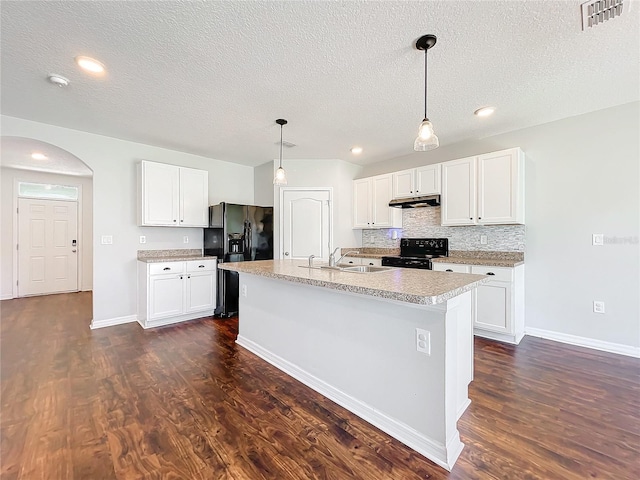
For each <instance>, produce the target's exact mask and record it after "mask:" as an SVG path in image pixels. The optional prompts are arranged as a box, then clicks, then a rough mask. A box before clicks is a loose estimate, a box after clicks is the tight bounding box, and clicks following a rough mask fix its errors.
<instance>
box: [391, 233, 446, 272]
mask: <svg viewBox="0 0 640 480" xmlns="http://www.w3.org/2000/svg"><path fill="white" fill-rule="evenodd" d="M448 256H449V239H448V238H403V239H402V240H400V256H398V257H382V265H384V266H388V267H403V268H422V269H425V270H432V266H431V259H432V258H436V257H448Z"/></svg>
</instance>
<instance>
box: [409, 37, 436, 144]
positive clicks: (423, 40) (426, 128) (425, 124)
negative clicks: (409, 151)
mask: <svg viewBox="0 0 640 480" xmlns="http://www.w3.org/2000/svg"><path fill="white" fill-rule="evenodd" d="M435 44H436V36H435V35H424V36H422V37H420V38H419V39H418V41H417V42H416V48H417V49H418V50H424V120H422V123H421V124H420V127H418V136H417V138H416V141H415V142H413V149H414V150H415V151H416V152H427V151H429V150H433V149H434V148H438V147H439V146H440V141H439V140H438V136H437V135H436V134H435V133H434V132H433V124H432V123H431V122H430V121H429V119H428V118H427V50H429V49H430V48H431V47H433V46H434V45H435Z"/></svg>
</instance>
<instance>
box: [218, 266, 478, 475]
mask: <svg viewBox="0 0 640 480" xmlns="http://www.w3.org/2000/svg"><path fill="white" fill-rule="evenodd" d="M305 264H306V262H300V261H292V260H265V261H257V262H246V263H244V262H241V263H224V264H221V265H220V266H219V268H223V269H228V270H233V271H237V272H239V273H240V292H241V296H240V313H239V332H238V339H237V343H238V344H239V345H241V346H243V347H244V348H246V349H248V350H250V351H251V352H253V353H255V354H256V355H258V356H260V357H262V358H263V359H265V360H266V361H267V362H269V363H271V364H272V365H274V366H276V367H278V368H279V369H281V370H283V371H284V372H286V373H287V374H289V375H291V376H292V377H294V378H296V379H298V380H299V381H301V382H302V383H304V384H306V385H307V386H309V387H311V388H312V389H314V390H316V391H318V392H319V393H321V394H323V395H324V396H326V397H328V398H330V399H331V400H333V401H335V402H336V403H338V404H339V405H341V406H343V407H344V408H346V409H348V410H350V411H351V412H353V413H355V414H356V415H358V416H359V417H361V418H363V419H364V420H366V421H368V422H369V423H371V424H373V425H375V426H377V427H378V428H380V429H381V430H383V431H385V432H386V433H388V434H389V435H391V436H393V437H394V438H396V439H398V440H400V441H401V442H403V443H404V444H406V445H408V446H409V447H411V448H413V449H414V450H416V451H418V452H419V453H421V454H423V455H424V456H426V457H427V458H429V459H431V460H432V461H434V462H435V463H437V464H438V465H440V466H442V467H443V468H446V469H447V470H450V469H451V468H452V467H453V464H454V463H455V461H456V459H457V458H458V456H459V455H460V452H461V451H462V448H463V446H464V445H463V444H462V442H461V441H460V436H459V434H458V430H457V420H458V418H459V417H460V415H462V413H463V412H464V410H465V409H466V408H467V406H468V405H469V403H470V401H469V398H468V393H467V387H468V384H469V382H470V381H471V380H472V378H473V328H472V317H471V308H472V306H471V292H472V290H473V289H474V288H476V286H477V285H479V284H481V283H483V282H484V281H486V277H485V276H482V275H469V274H451V273H445V272H433V271H428V270H416V269H390V270H385V271H381V272H375V273H354V272H346V271H337V270H330V269H322V268H308V267H307V266H305Z"/></svg>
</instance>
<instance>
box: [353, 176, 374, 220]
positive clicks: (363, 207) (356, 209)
mask: <svg viewBox="0 0 640 480" xmlns="http://www.w3.org/2000/svg"><path fill="white" fill-rule="evenodd" d="M370 202H371V181H370V179H369V178H361V179H360V180H354V181H353V228H371V220H370V216H371V213H370V207H369V205H370Z"/></svg>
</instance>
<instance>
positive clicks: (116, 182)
mask: <svg viewBox="0 0 640 480" xmlns="http://www.w3.org/2000/svg"><path fill="white" fill-rule="evenodd" d="M1 121H2V134H3V135H12V136H18V137H27V138H33V139H37V140H42V141H45V142H48V143H51V144H53V145H56V146H58V147H60V148H63V149H65V150H67V151H69V152H70V153H72V154H74V155H75V156H77V157H78V158H80V159H81V160H82V161H84V162H85V163H86V164H87V165H88V166H89V167H90V168H91V169H92V170H93V172H94V176H93V236H94V243H93V247H94V249H93V253H94V256H93V318H94V320H96V321H107V320H110V319H114V318H120V317H130V316H133V315H135V314H136V288H137V286H136V262H137V260H136V256H137V251H138V250H139V249H167V248H185V247H188V248H202V229H199V228H171V227H165V228H163V227H138V226H137V225H136V189H137V182H136V163H137V162H138V161H140V160H152V161H157V162H163V163H170V164H174V165H180V166H186V167H192V168H198V169H202V170H208V171H209V202H210V203H211V204H214V203H218V202H221V201H227V202H236V203H249V204H251V203H253V168H251V167H246V166H242V165H236V164H233V163H229V162H224V161H220V160H213V159H210V158H205V157H201V156H198V155H191V154H187V153H182V152H177V151H173V150H167V149H164V148H158V147H152V146H149V145H143V144H140V143H135V142H128V141H124V140H119V139H116V138H111V137H104V136H101V135H94V134H90V133H86V132H81V131H78V130H71V129H67V128H61V127H55V126H52V125H46V124H43V123H37V122H31V121H28V120H22V119H18V118H13V117H7V116H2V117H1ZM102 235H113V245H101V244H100V238H101V236H102ZM140 235H145V236H146V237H147V243H146V244H145V245H140V244H139V243H138V238H139V236H140ZM184 235H188V236H189V244H187V245H185V244H183V243H182V237H183V236H184ZM2 269H3V270H4V269H5V265H4V263H3V264H2Z"/></svg>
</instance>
